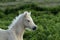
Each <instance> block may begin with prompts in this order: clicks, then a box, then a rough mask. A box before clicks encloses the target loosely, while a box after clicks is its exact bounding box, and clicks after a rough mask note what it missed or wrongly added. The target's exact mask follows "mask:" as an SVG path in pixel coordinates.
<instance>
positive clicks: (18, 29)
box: [10, 17, 25, 40]
mask: <svg viewBox="0 0 60 40" xmlns="http://www.w3.org/2000/svg"><path fill="white" fill-rule="evenodd" d="M22 20H23V19H22V18H21V17H20V18H19V20H17V22H16V23H15V24H14V25H13V26H12V28H11V29H10V30H12V31H13V32H14V33H15V34H16V36H17V37H18V38H19V39H21V40H23V34H24V30H25V28H24V26H23V23H22Z"/></svg>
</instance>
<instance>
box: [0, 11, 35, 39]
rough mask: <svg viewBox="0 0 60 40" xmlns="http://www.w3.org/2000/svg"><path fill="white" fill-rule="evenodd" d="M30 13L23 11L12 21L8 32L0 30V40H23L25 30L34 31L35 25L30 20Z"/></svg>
mask: <svg viewBox="0 0 60 40" xmlns="http://www.w3.org/2000/svg"><path fill="white" fill-rule="evenodd" d="M30 15H31V12H27V11H25V12H24V13H23V14H21V15H19V16H17V17H16V19H14V20H13V21H12V24H11V25H10V26H9V29H8V30H2V29H1V30H0V40H23V34H24V31H25V28H30V29H33V30H35V29H36V25H35V24H34V22H33V20H32V18H31V16H30Z"/></svg>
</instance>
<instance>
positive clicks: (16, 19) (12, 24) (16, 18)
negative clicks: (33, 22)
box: [8, 11, 28, 29]
mask: <svg viewBox="0 0 60 40" xmlns="http://www.w3.org/2000/svg"><path fill="white" fill-rule="evenodd" d="M25 13H28V11H25V12H24V14H25ZM24 14H23V13H22V14H19V15H18V16H16V17H15V19H13V21H12V23H11V24H10V25H9V26H8V28H9V29H11V28H12V27H13V26H14V25H15V23H16V22H17V21H18V20H19V18H20V17H21V16H22V15H24Z"/></svg>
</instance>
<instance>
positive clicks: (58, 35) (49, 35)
mask: <svg viewBox="0 0 60 40" xmlns="http://www.w3.org/2000/svg"><path fill="white" fill-rule="evenodd" d="M26 10H28V11H31V12H32V18H33V20H34V22H35V23H36V24H37V26H38V27H37V30H36V31H28V30H26V32H25V34H24V40H60V11H59V10H60V8H59V7H56V8H44V7H37V5H33V4H31V5H30V4H29V5H24V6H22V7H20V8H17V9H12V10H8V9H7V10H6V11H5V12H3V11H0V28H3V29H7V27H8V25H10V24H11V22H12V20H13V19H14V18H15V16H17V15H18V14H19V13H18V11H20V12H21V13H22V12H24V11H26Z"/></svg>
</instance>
